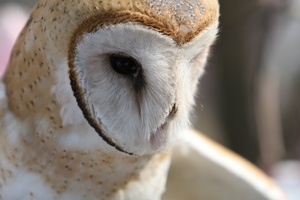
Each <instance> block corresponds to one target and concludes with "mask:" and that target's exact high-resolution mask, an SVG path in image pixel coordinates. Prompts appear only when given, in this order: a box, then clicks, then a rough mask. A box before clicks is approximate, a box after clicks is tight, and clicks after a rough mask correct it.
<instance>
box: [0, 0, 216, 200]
mask: <svg viewBox="0 0 300 200" xmlns="http://www.w3.org/2000/svg"><path fill="white" fill-rule="evenodd" d="M218 16H219V6H218V2H217V0H172V1H161V0H122V1H118V0H111V1H110V0H103V1H98V0H97V1H94V0H53V1H46V0H39V1H38V3H37V4H36V6H35V7H34V9H33V11H32V13H31V15H30V18H29V20H28V22H27V24H26V25H25V27H24V29H23V31H22V32H21V34H20V36H19V38H18V40H17V42H16V44H15V47H14V49H13V51H12V54H11V59H10V62H9V65H8V68H7V70H6V73H5V76H4V78H3V83H4V84H3V85H2V86H1V87H3V89H2V91H3V94H1V95H2V98H1V111H0V115H1V130H0V148H1V150H0V161H1V162H0V199H1V200H18V199H22V200H23V199H25V200H26V199H28V200H29V199H30V200H31V199H46V200H47V199H49V200H53V199H60V200H67V199H72V200H73V199H75V200H76V199H91V200H92V199H111V200H121V199H126V200H131V199H133V200H135V199H142V200H147V199H149V200H156V199H161V196H162V193H163V192H164V189H165V184H166V180H167V173H168V169H169V166H170V159H171V150H170V148H169V147H170V146H172V145H173V144H175V143H178V141H179V140H180V138H183V137H185V136H184V135H186V134H191V133H190V132H189V131H187V130H188V129H187V128H188V126H189V113H190V110H191V107H192V105H193V104H194V97H193V96H194V93H195V90H196V86H197V82H198V79H199V77H200V76H201V75H202V74H203V71H204V65H205V63H206V60H207V57H208V53H209V49H210V47H211V45H212V43H213V42H214V40H215V38H216V34H217V31H218Z"/></svg>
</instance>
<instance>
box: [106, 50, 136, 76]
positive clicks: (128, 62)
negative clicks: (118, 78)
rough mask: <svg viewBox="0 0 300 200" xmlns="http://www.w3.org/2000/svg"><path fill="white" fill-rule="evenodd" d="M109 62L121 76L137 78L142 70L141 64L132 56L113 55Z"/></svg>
mask: <svg viewBox="0 0 300 200" xmlns="http://www.w3.org/2000/svg"><path fill="white" fill-rule="evenodd" d="M109 61H110V64H111V66H112V68H113V69H114V70H115V71H116V72H117V73H119V74H124V75H129V74H132V75H134V76H136V75H137V74H138V72H139V70H140V68H141V65H140V63H139V62H138V61H136V60H135V59H134V58H132V57H130V56H124V55H116V54H112V55H110V56H109Z"/></svg>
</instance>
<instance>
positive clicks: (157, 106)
mask: <svg viewBox="0 0 300 200" xmlns="http://www.w3.org/2000/svg"><path fill="white" fill-rule="evenodd" d="M216 32H217V25H213V26H211V27H209V29H207V30H206V31H203V33H202V34H200V35H199V36H197V37H196V38H195V39H193V40H192V41H191V42H188V43H186V44H184V45H178V44H177V43H176V42H175V41H174V40H173V39H172V38H170V37H168V36H166V35H164V34H162V33H159V32H157V31H155V30H153V29H151V28H149V27H147V26H143V25H140V24H136V23H130V22H129V23H123V24H116V25H109V26H103V27H100V28H98V29H96V30H94V31H93V32H85V33H83V35H82V37H81V38H80V40H79V41H78V42H77V45H76V46H74V47H75V48H74V52H71V54H70V55H71V56H70V60H71V63H70V79H71V85H72V89H73V92H74V95H75V97H76V99H77V102H78V105H79V106H80V108H81V110H82V111H83V114H84V116H85V118H86V119H87V121H88V122H89V124H90V125H91V126H92V127H93V128H94V129H95V130H96V132H97V133H98V134H99V135H100V136H101V137H102V138H103V139H104V140H105V141H106V142H107V143H108V144H110V145H111V146H114V147H115V148H117V149H118V150H120V151H123V152H126V153H129V154H135V155H145V154H152V153H155V152H157V151H159V150H162V149H164V148H165V147H166V146H167V145H168V144H169V143H172V142H173V141H175V140H176V139H177V138H178V136H180V132H182V130H183V129H184V128H186V126H187V125H188V118H189V116H188V115H189V111H190V108H191V105H192V104H193V95H194V92H195V88H196V85H197V81H198V78H199V77H200V76H201V74H202V73H203V68H204V65H205V62H206V58H207V54H208V51H209V47H210V45H211V43H212V42H213V41H214V38H215V35H216Z"/></svg>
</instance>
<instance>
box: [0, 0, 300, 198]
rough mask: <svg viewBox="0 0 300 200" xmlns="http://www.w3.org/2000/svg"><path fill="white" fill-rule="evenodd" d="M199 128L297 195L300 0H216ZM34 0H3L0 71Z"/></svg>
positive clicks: (195, 118) (199, 103) (292, 195)
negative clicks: (218, 9) (217, 21)
mask: <svg viewBox="0 0 300 200" xmlns="http://www.w3.org/2000/svg"><path fill="white" fill-rule="evenodd" d="M219 2H220V5H221V17H220V32H219V38H218V40H217V42H216V44H215V46H214V47H213V49H212V53H211V57H210V60H209V62H208V65H207V68H206V69H207V70H206V74H205V75H204V77H203V79H201V81H200V87H199V91H198V94H197V107H196V109H195V111H194V113H193V116H192V118H193V124H194V127H195V128H196V129H198V130H199V131H201V132H202V133H204V134H206V135H208V136H209V137H210V138H212V139H214V140H216V141H217V142H219V143H221V144H223V145H225V146H227V147H228V148H230V149H232V150H233V151H235V152H236V153H238V154H240V155H241V156H243V157H245V158H246V159H248V160H250V161H251V162H252V163H254V164H255V165H257V166H258V167H260V168H261V169H263V170H264V171H265V172H266V173H267V174H269V175H270V176H272V177H273V178H274V179H275V180H276V181H277V182H278V183H279V185H280V186H281V187H283V188H284V190H285V191H286V192H287V193H288V196H289V198H288V199H290V200H292V199H293V200H299V199H300V189H299V188H300V183H299V182H300V164H299V160H300V0H252V1H249V0H219ZM34 3H35V0H0V73H3V70H4V67H5V66H6V64H7V60H8V57H9V52H10V49H11V47H12V45H13V43H14V41H15V39H16V37H17V35H18V33H19V31H20V29H21V28H22V26H23V24H25V22H26V20H27V15H28V13H29V11H30V9H31V7H32V6H33V4H34Z"/></svg>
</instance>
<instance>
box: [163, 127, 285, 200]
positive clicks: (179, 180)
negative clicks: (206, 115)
mask: <svg viewBox="0 0 300 200" xmlns="http://www.w3.org/2000/svg"><path fill="white" fill-rule="evenodd" d="M163 199H164V200H183V199H188V200H241V199H243V200H254V199H255V200H271V199H272V200H284V199H285V197H284V195H283V193H282V192H281V190H280V189H279V188H277V186H276V185H275V184H274V183H273V182H272V181H271V180H270V179H269V178H268V177H267V176H266V175H265V174H264V173H263V172H261V171H260V170H259V169H258V168H256V167H255V166H253V165H252V164H250V163H249V162H248V161H246V160H245V159H243V158H241V157H240V156H238V155H236V154H235V153H233V152H231V151H230V150H227V149H226V148H224V147H222V146H220V145H218V144H217V143H215V142H213V141H211V140H210V139H208V138H206V137H205V136H203V135H201V134H200V133H197V132H195V131H193V130H188V131H187V133H186V142H185V143H183V144H180V145H177V146H176V147H175V148H174V151H173V158H172V163H171V167H170V172H169V177H168V183H167V188H166V192H165V195H164V198H163Z"/></svg>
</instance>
